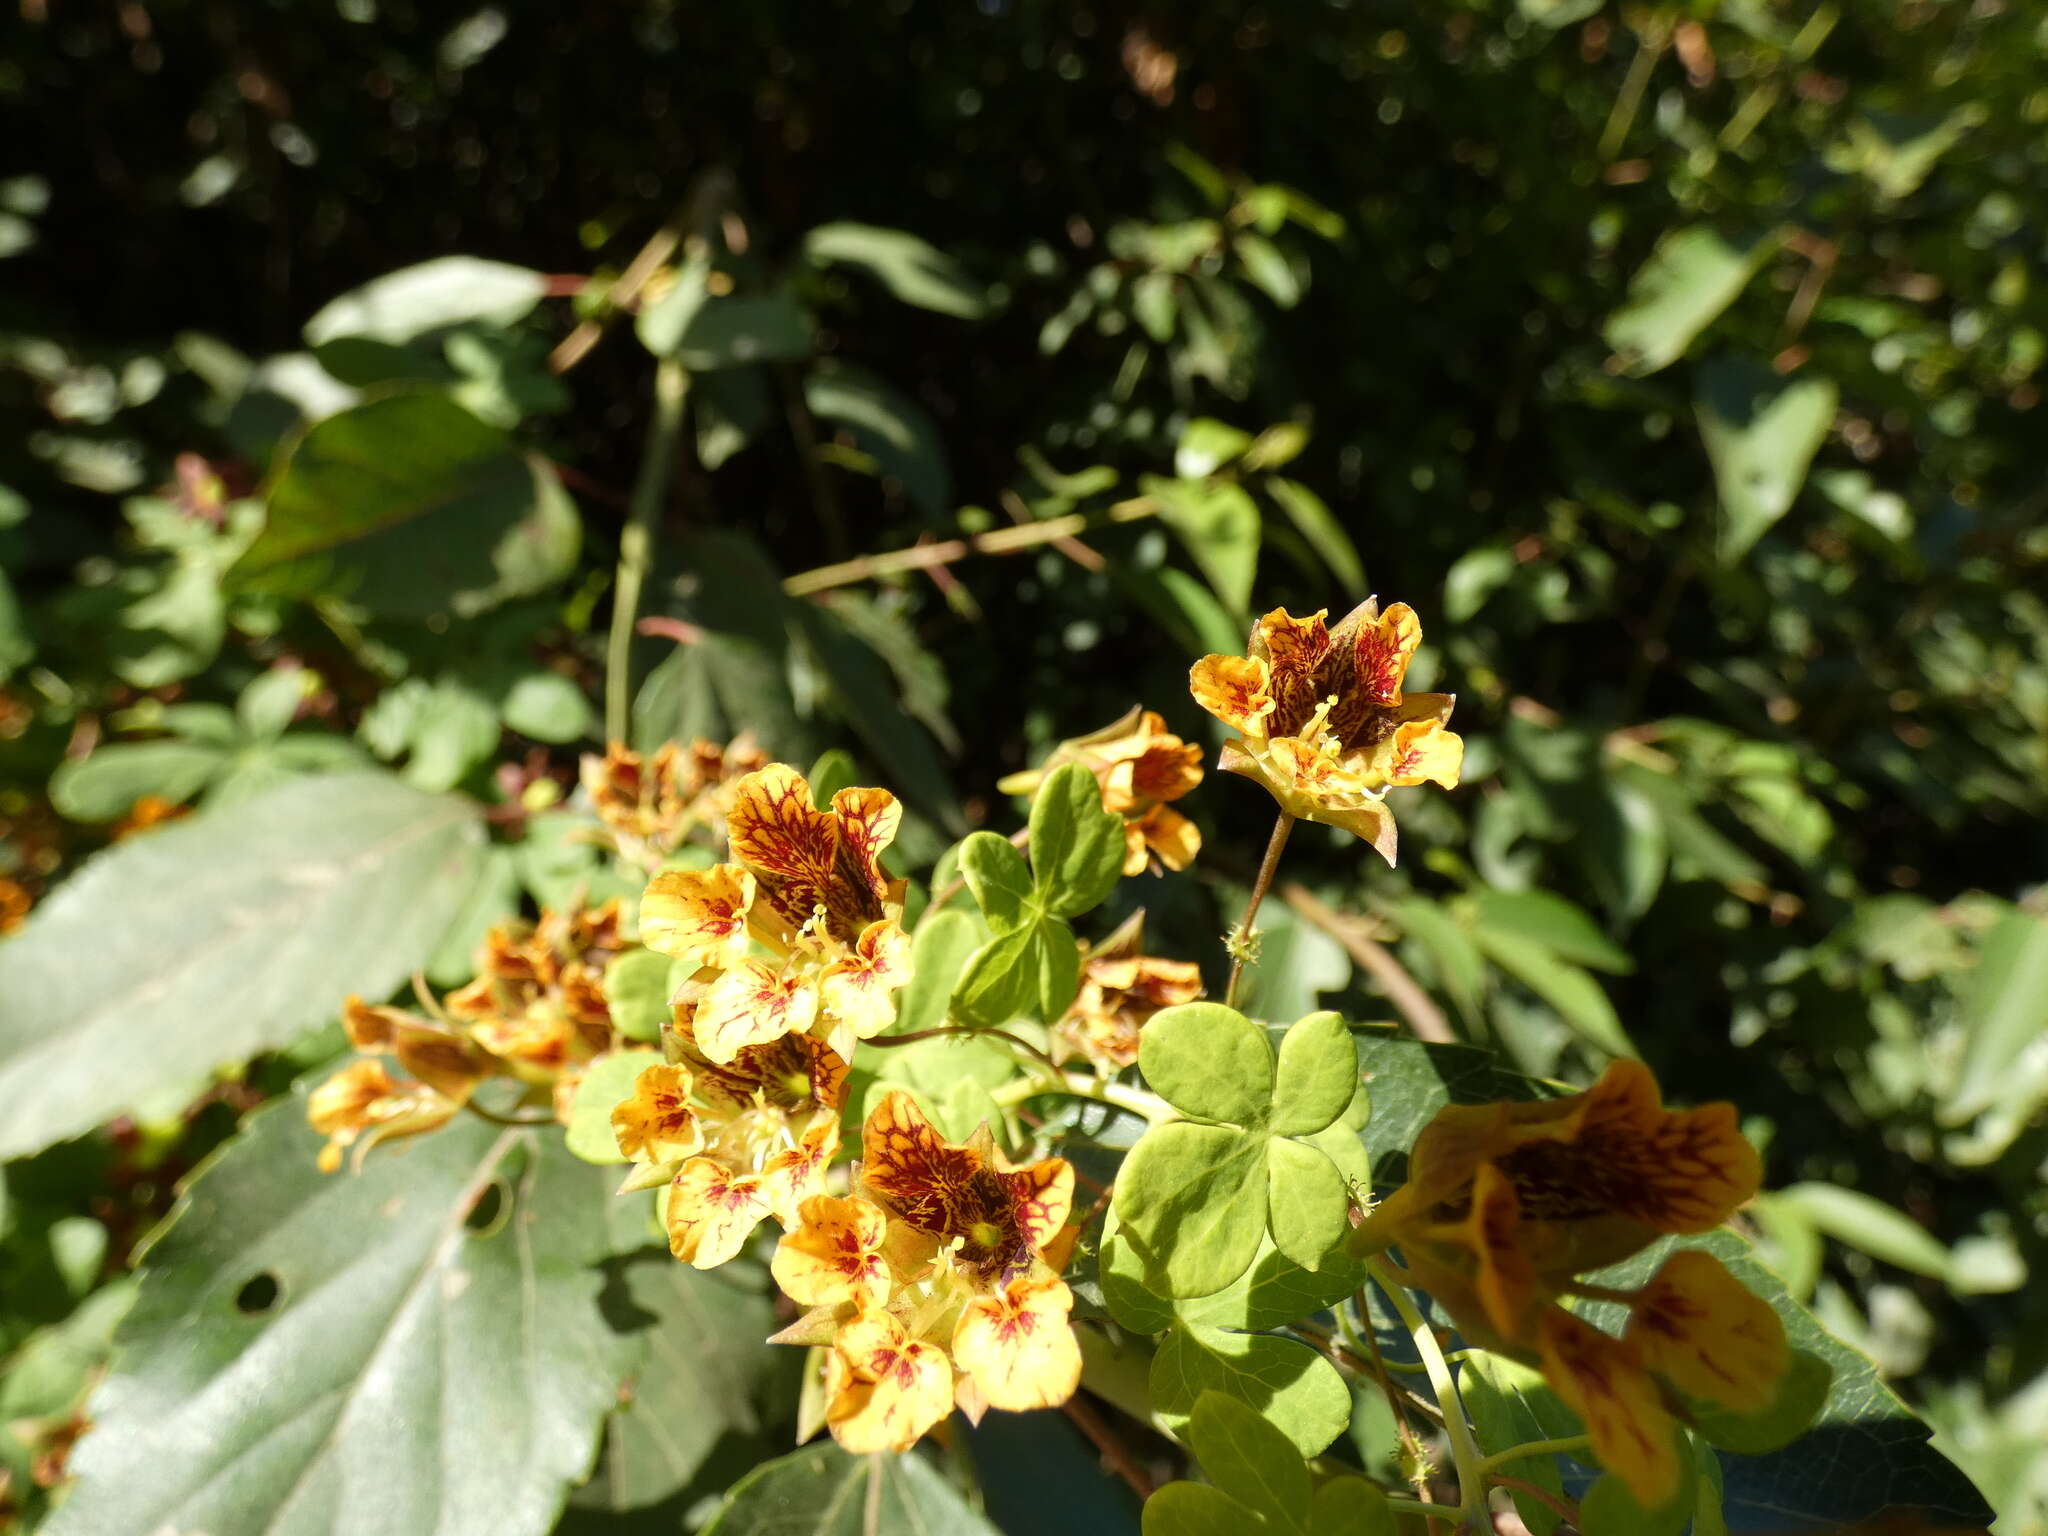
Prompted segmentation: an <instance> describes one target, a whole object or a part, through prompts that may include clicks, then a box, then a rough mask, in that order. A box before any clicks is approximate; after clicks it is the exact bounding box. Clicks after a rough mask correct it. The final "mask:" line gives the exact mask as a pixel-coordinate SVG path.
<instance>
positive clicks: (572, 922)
mask: <svg viewBox="0 0 2048 1536" xmlns="http://www.w3.org/2000/svg"><path fill="white" fill-rule="evenodd" d="M621 922H622V910H621V907H620V904H619V903H618V902H616V901H610V902H606V903H605V904H604V905H603V906H602V907H592V908H586V909H584V910H582V911H578V912H572V913H558V912H551V911H543V912H542V913H541V915H540V921H539V922H538V923H528V922H525V921H523V920H515V921H513V922H509V923H502V924H500V925H499V926H497V927H496V928H493V929H492V930H491V931H490V932H489V933H488V934H487V935H486V936H485V938H484V943H483V948H482V950H481V952H480V954H479V957H478V964H477V976H476V979H475V980H474V981H472V982H470V983H469V984H468V985H467V986H465V987H461V988H459V989H457V990H456V991H454V992H451V993H449V994H448V997H447V999H446V1007H447V1009H448V1012H449V1014H450V1015H452V1016H453V1017H454V1018H455V1019H457V1020H458V1021H460V1022H462V1023H463V1024H465V1025H466V1026H467V1027H468V1030H469V1035H470V1038H471V1039H472V1040H474V1041H475V1042H476V1043H477V1044H478V1045H479V1046H481V1047H482V1048H483V1049H484V1050H486V1051H488V1052H490V1053H491V1055H493V1056H495V1057H497V1058H498V1059H499V1061H501V1062H502V1063H503V1064H504V1067H505V1070H506V1071H508V1072H510V1073H511V1074H512V1075H513V1076H515V1077H517V1078H519V1079H520V1080H521V1081H523V1082H527V1083H532V1084H535V1085H537V1086H542V1087H557V1086H561V1085H562V1084H563V1081H564V1079H565V1077H568V1078H571V1079H573V1076H574V1075H575V1074H576V1073H578V1072H579V1071H580V1069H581V1067H582V1066H583V1064H585V1063H587V1062H589V1061H591V1060H592V1059H593V1058H595V1057H597V1056H599V1055H602V1054H603V1053H604V1052H605V1051H607V1050H609V1049H610V1048H611V1046H612V1042H613V1038H614V1035H613V1029H612V1016H611V1005H610V1004H609V1003H607V1002H606V1001H605V995H604V973H605V968H606V967H607V966H609V965H610V964H611V962H612V961H613V960H614V959H616V958H617V957H618V954H619V952H620V951H621V950H623V949H624V948H625V947H626V940H625V938H624V936H623V934H622V932H621Z"/></svg>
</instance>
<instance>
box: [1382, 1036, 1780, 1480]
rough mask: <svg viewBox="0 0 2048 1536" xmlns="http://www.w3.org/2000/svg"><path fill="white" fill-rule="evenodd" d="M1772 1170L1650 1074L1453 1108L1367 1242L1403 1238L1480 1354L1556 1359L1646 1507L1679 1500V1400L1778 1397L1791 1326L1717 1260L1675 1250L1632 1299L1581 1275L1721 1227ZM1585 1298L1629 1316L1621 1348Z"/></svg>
mask: <svg viewBox="0 0 2048 1536" xmlns="http://www.w3.org/2000/svg"><path fill="white" fill-rule="evenodd" d="M1761 1177H1762V1168H1761V1165H1760V1162H1759V1160H1758V1158H1757V1155H1756V1151H1755V1149H1754V1148H1753V1147H1751V1146H1750V1145H1749V1143H1748V1142H1747V1141H1745V1140H1744V1139H1743V1137H1742V1134H1741V1131H1740V1128H1739V1127H1738V1125H1737V1123H1736V1116H1735V1110H1734V1107H1733V1106H1732V1105H1729V1104H1708V1105H1704V1106H1702V1107H1700V1108H1697V1109H1689V1110H1670V1109H1666V1108H1664V1106H1663V1103H1662V1099H1661V1096H1660V1094H1659V1093H1658V1090H1657V1084H1656V1080H1655V1079H1654V1078H1653V1077H1651V1075H1650V1073H1649V1070H1648V1069H1647V1068H1646V1067H1644V1066H1643V1065H1642V1064H1641V1063H1640V1062H1635V1061H1626V1060H1622V1061H1615V1062H1612V1063H1610V1064H1609V1065H1608V1067H1607V1070H1606V1071H1605V1072H1604V1073H1603V1074H1602V1075H1601V1078H1600V1081H1599V1082H1598V1083H1596V1084H1594V1086H1593V1087H1592V1088H1591V1089H1589V1090H1588V1091H1587V1092H1585V1093H1581V1094H1574V1095H1571V1096H1569V1097H1566V1098H1560V1099H1553V1100H1550V1101H1548V1102H1544V1103H1530V1104H1519V1103H1500V1104H1477V1105H1452V1106H1449V1107H1447V1108H1445V1109H1442V1110H1440V1111H1438V1113H1437V1115H1436V1117H1435V1118H1434V1119H1433V1120H1431V1122H1430V1123H1429V1125H1427V1126H1425V1127H1424V1128H1423V1131H1422V1133H1421V1134H1420V1135H1419V1136H1418V1137H1417V1138H1416V1142H1415V1146H1414V1149H1413V1151H1412V1152H1411V1153H1410V1156H1409V1164H1408V1182H1407V1183H1405V1184H1404V1185H1402V1186H1401V1188H1399V1189H1397V1190H1396V1191H1395V1192H1394V1193H1393V1194H1392V1195H1390V1196H1388V1197H1387V1199H1386V1200H1384V1201H1382V1202H1381V1203H1380V1205H1379V1206H1378V1207H1377V1208H1376V1209H1375V1210H1374V1211H1373V1213H1372V1214H1371V1215H1370V1216H1369V1217H1368V1218H1367V1219H1366V1221H1365V1223H1364V1224H1363V1226H1362V1227H1361V1228H1360V1230H1359V1232H1358V1234H1357V1245H1358V1248H1359V1250H1360V1251H1361V1252H1370V1251H1373V1250H1375V1249H1378V1248H1382V1247H1386V1246H1388V1245H1389V1244H1393V1243H1398V1244H1399V1245H1400V1248H1401V1253H1402V1257H1403V1258H1404V1259H1405V1260H1406V1262H1407V1268H1408V1275H1409V1277H1410V1279H1411V1281H1412V1283H1414V1284H1415V1285H1417V1286H1419V1287H1420V1288H1421V1289H1423V1290H1426V1291H1428V1292H1429V1293H1430V1294H1431V1295H1432V1296H1434V1297H1435V1298H1436V1299H1437V1301H1438V1303H1439V1304H1440V1305H1441V1306H1442V1307H1443V1309H1444V1310H1445V1312H1447V1313H1448V1314H1449V1315H1450V1317H1451V1318H1452V1320H1453V1321H1455V1322H1456V1323H1457V1325H1458V1327H1459V1329H1460V1330H1461V1331H1462V1332H1463V1333H1464V1334H1465V1335H1466V1337H1467V1338H1468V1339H1469V1340H1470V1341H1471V1342H1473V1343H1476V1344H1479V1345H1481V1346H1482V1347H1486V1348H1492V1349H1498V1350H1501V1351H1503V1352H1505V1353H1508V1354H1511V1355H1516V1356H1519V1357H1521V1358H1524V1359H1532V1360H1537V1361H1540V1363H1541V1364H1542V1367H1543V1371H1544V1374H1545V1376H1546V1377H1547V1378H1548V1380H1549V1381H1550V1383H1551V1385H1552V1386H1553V1387H1554V1388H1555V1389H1556V1391H1557V1393H1558V1396H1559V1397H1560V1398H1562V1399H1563V1400H1564V1401H1565V1403H1566V1404H1567V1405H1569V1406H1570V1407H1571V1408H1572V1410H1573V1411H1574V1412H1576V1413H1577V1414H1578V1415H1579V1416H1580V1417H1581V1418H1582V1419H1584V1420H1585V1422H1586V1430H1587V1433H1588V1435H1589V1436H1590V1437H1591V1439H1592V1442H1593V1449H1594V1450H1595V1451H1596V1452H1597V1453H1598V1455H1599V1457H1600V1459H1601V1461H1602V1462H1603V1463H1604V1464H1605V1465H1606V1466H1607V1467H1608V1468H1609V1469H1610V1470H1611V1471H1613V1472H1614V1473H1615V1474H1616V1475H1618V1476H1620V1477H1621V1478H1623V1479H1624V1480H1625V1481H1626V1482H1627V1483H1628V1484H1629V1487H1630V1489H1631V1491H1632V1492H1633V1493H1634V1494H1635V1496H1636V1498H1637V1499H1638V1500H1639V1501H1640V1502H1642V1503H1643V1504H1644V1505H1645V1506H1649V1507H1654V1506H1657V1505H1661V1504H1663V1503H1664V1502H1666V1501H1667V1500H1668V1499H1669V1498H1670V1497H1671V1496H1672V1494H1673V1493H1674V1492H1675V1490H1676V1488H1677V1481H1678V1477H1679V1466H1680V1463H1679V1454H1680V1452H1679V1449H1678V1443H1677V1439H1676V1423H1675V1420H1674V1419H1673V1417H1672V1413H1671V1409H1670V1408H1669V1407H1668V1406H1667V1402H1675V1401H1676V1400H1677V1399H1675V1398H1673V1397H1671V1396H1670V1395H1669V1394H1668V1393H1667V1392H1666V1391H1665V1390H1664V1388H1663V1387H1662V1386H1661V1385H1660V1384H1659V1378H1662V1379H1663V1381H1665V1382H1668V1383H1669V1384H1670V1385H1671V1386H1672V1387H1675V1388H1677V1389H1678V1390H1679V1391H1681V1392H1684V1393H1688V1394H1690V1395H1692V1396H1694V1397H1699V1398H1705V1399H1708V1400H1710V1401H1713V1402H1717V1403H1720V1404H1721V1405H1722V1406H1724V1407H1727V1408H1729V1409H1731V1410H1734V1411H1741V1410H1743V1409H1745V1408H1753V1407H1756V1406H1758V1405H1760V1404H1762V1403H1765V1402H1768V1401H1769V1400H1770V1397H1771V1395H1772V1393H1773V1392H1774V1391H1775V1390H1776V1388H1777V1383H1778V1381H1779V1380H1780V1378H1781V1377H1782V1376H1783V1375H1784V1373H1785V1370H1786V1368H1787V1366H1788V1364H1789V1360H1790V1352H1789V1347H1788V1345H1787V1343H1786V1340H1785V1331H1784V1326H1783V1324H1782V1323H1781V1322H1780V1321H1779V1319H1778V1316H1777V1314H1776V1313H1775V1312H1774V1311H1772V1309H1771V1308H1770V1306H1769V1305H1768V1304H1767V1303H1765V1302H1764V1301H1762V1300H1761V1299H1760V1298H1758V1297H1757V1296H1755V1295H1753V1294H1752V1293H1750V1292H1749V1291H1748V1290H1746V1289H1745V1288H1744V1287H1743V1286H1742V1285H1741V1284H1740V1283H1739V1282H1737V1281H1736V1279H1735V1277H1734V1276H1733V1275H1731V1274H1730V1273H1729V1272H1728V1270H1727V1269H1726V1268H1725V1267H1724V1266H1723V1265H1722V1264H1721V1263H1720V1261H1719V1260H1717V1259H1715V1258H1714V1257H1713V1256H1712V1255H1711V1254H1707V1253H1703V1252H1699V1251H1696V1250H1685V1251H1681V1252H1679V1253H1676V1254H1673V1255H1672V1256H1671V1257H1670V1258H1669V1259H1668V1260H1666V1261H1665V1263H1664V1265H1663V1266H1662V1267H1661V1268H1660V1269H1659V1270H1658V1271H1657V1274H1656V1275H1655V1277H1654V1278H1653V1279H1652V1280H1651V1281H1650V1283H1649V1284H1647V1285H1645V1286H1642V1287H1641V1288H1639V1289H1637V1290H1634V1291H1615V1290H1612V1289H1608V1288H1601V1289H1595V1290H1591V1291H1581V1288H1580V1286H1579V1285H1578V1283H1577V1281H1576V1279H1575V1277H1576V1276H1578V1275H1580V1274H1582V1273H1584V1272H1585V1271H1588V1270H1596V1269H1603V1268H1605V1267H1606V1266H1608V1265H1610V1264H1615V1263H1618V1262H1620V1261H1621V1260H1623V1259H1626V1258H1628V1257H1630V1256H1631V1255H1634V1254H1636V1253H1639V1252H1641V1251H1642V1250H1643V1249H1644V1248H1646V1247H1648V1246H1649V1245H1650V1244H1651V1243H1652V1242H1654V1241H1656V1240H1657V1239H1658V1238H1659V1237H1660V1236H1663V1235H1665V1234H1692V1233H1701V1232H1706V1231H1709V1230H1711V1229H1712V1228H1714V1227H1715V1226H1718V1225H1719V1224H1720V1223H1721V1222H1723V1221H1725V1220H1726V1219H1727V1218H1728V1217H1729V1216H1730V1215H1731V1214H1733V1212H1734V1211H1735V1209H1736V1207H1738V1206H1739V1205H1741V1204H1742V1203H1743V1202H1744V1201H1746V1200H1748V1199H1749V1198H1750V1197H1751V1196H1752V1195H1754V1194H1755V1193H1756V1190H1757V1187H1758V1184H1759V1182H1760V1180H1761ZM1575 1291H1581V1294H1590V1295H1593V1296H1597V1297H1598V1298H1599V1299H1601V1300H1605V1301H1613V1302H1618V1303H1621V1304H1622V1305H1624V1306H1625V1307H1626V1309H1627V1311H1628V1319H1629V1320H1628V1324H1627V1328H1626V1331H1625V1332H1624V1333H1623V1335H1622V1337H1620V1338H1615V1337H1613V1336H1611V1335H1609V1334H1606V1333H1603V1332H1601V1331H1600V1330H1599V1329H1597V1328H1594V1327H1593V1326H1592V1325H1590V1324H1589V1323H1587V1322H1585V1321H1584V1320H1583V1319H1581V1318H1578V1317H1575V1316H1573V1315H1572V1314H1571V1313H1569V1312H1567V1311H1565V1310H1564V1308H1563V1307H1561V1306H1559V1305H1558V1304H1557V1301H1558V1298H1559V1297H1560V1296H1565V1295H1569V1294H1572V1293H1573V1292H1575Z"/></svg>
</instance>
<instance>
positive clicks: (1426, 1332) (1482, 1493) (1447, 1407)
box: [1365, 1259, 1486, 1529]
mask: <svg viewBox="0 0 2048 1536" xmlns="http://www.w3.org/2000/svg"><path fill="white" fill-rule="evenodd" d="M1365 1268H1366V1273H1367V1274H1369V1275H1371V1276H1372V1277H1373V1279H1374V1280H1375V1281H1376V1282H1378V1284H1379V1288H1380V1289H1381V1290H1382V1291H1384V1292H1386V1296H1387V1300H1388V1301H1390V1302H1391V1303H1393V1307H1394V1311H1395V1312H1396V1313H1398V1314H1399V1315H1400V1318H1401V1325H1402V1326H1403V1327H1404V1328H1406V1329H1407V1330H1408V1336H1409V1337H1410V1338H1412V1339H1413V1340H1414V1341H1415V1350H1416V1353H1417V1354H1419V1355H1421V1356H1422V1363H1423V1366H1424V1367H1425V1368H1426V1369H1427V1370H1428V1372H1429V1384H1430V1387H1431V1388H1432V1389H1433V1390H1434V1391H1435V1392H1436V1400H1437V1404H1438V1406H1440V1407H1441V1408H1442V1409H1443V1411H1444V1433H1445V1434H1446V1435H1447V1436H1449V1438H1450V1442H1451V1462H1452V1465H1454V1466H1455V1467H1456V1468H1457V1471H1458V1507H1457V1516H1458V1521H1459V1523H1460V1524H1461V1525H1467V1526H1471V1527H1472V1528H1474V1529H1484V1527H1483V1526H1481V1525H1480V1524H1479V1520H1480V1518H1481V1517H1482V1516H1483V1515H1484V1514H1485V1513H1486V1473H1485V1470H1484V1468H1485V1460H1484V1458H1483V1457H1481V1456H1480V1454H1479V1442H1478V1441H1476V1440H1474V1439H1473V1438H1472V1426H1471V1424H1470V1423H1468V1422H1467V1421H1466V1418H1465V1402H1464V1399H1463V1398H1461V1397H1460V1396H1459V1395H1458V1384H1457V1382H1456V1381H1455V1380H1453V1379H1452V1377H1451V1367H1450V1362H1449V1361H1447V1360H1445V1359H1444V1352H1443V1350H1442V1348H1441V1347H1440V1346H1439V1345H1438V1344H1437V1341H1436V1332H1435V1330H1434V1329H1432V1328H1431V1327H1430V1326H1429V1324H1428V1323H1427V1322H1425V1321H1424V1320H1423V1316H1422V1314H1421V1313H1420V1312H1418V1311H1417V1310H1416V1308H1415V1303H1414V1301H1413V1300H1412V1299H1411V1298H1410V1297H1409V1295H1408V1291H1407V1289H1406V1287H1404V1286H1403V1285H1402V1284H1401V1283H1400V1281H1398V1280H1396V1279H1395V1278H1394V1276H1393V1275H1392V1274H1391V1273H1390V1272H1389V1271H1388V1269H1387V1266H1386V1263H1385V1261H1384V1260H1381V1259H1367V1260H1366V1261H1365ZM1443 1512H1444V1511H1443V1510H1442V1509H1441V1508H1439V1509H1438V1513H1439V1514H1442V1513H1443Z"/></svg>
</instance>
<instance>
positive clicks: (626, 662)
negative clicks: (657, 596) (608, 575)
mask: <svg viewBox="0 0 2048 1536" xmlns="http://www.w3.org/2000/svg"><path fill="white" fill-rule="evenodd" d="M689 393H690V375H689V374H688V373H687V372H685V371H684V369H683V365H682V364H681V363H679V362H677V361H676V360H675V359H674V358H672V357H665V358H663V359H662V360H661V361H660V362H658V363H656V364H655V366H654V420H653V421H651V422H649V423H648V426H647V447H646V451H645V452H644V453H642V454H641V456H640V473H639V476H638V477H637V478H636V479H635V480H634V482H633V500H632V509H631V511H630V512H629V513H628V514H627V517H626V526H625V529H624V531H623V532H621V533H620V535H619V576H618V581H617V582H616V583H615V584H614V585H613V587H612V632H611V638H610V641H609V643H608V644H607V645H606V647H605V656H604V733H605V739H606V740H608V741H624V740H625V739H626V725H627V721H628V719H629V718H630V716H631V711H632V704H633V700H632V684H633V624H634V622H635V621H636V620H637V619H638V618H639V617H640V589H641V588H642V587H643V586H645V585H646V583H647V572H648V570H649V568H650V567H652V565H653V564H654V535H655V531H656V529H657V528H658V527H659V526H660V523H661V508H662V503H663V502H665V501H666V500H667V499H668V481H669V473H670V471H671V470H672V469H673V468H674V467H675V458H676V447H677V445H678V444H679V443H680V442H681V440H682V435H683V402H684V401H685V400H686V399H687V398H688V397H689Z"/></svg>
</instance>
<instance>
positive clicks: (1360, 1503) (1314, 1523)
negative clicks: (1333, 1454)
mask: <svg viewBox="0 0 2048 1536" xmlns="http://www.w3.org/2000/svg"><path fill="white" fill-rule="evenodd" d="M1308 1536H1395V1528H1394V1512H1393V1511H1392V1510H1391V1509H1389V1508H1387V1496H1386V1495H1385V1494H1384V1493H1381V1492H1380V1491H1379V1489H1377V1488H1375V1487H1374V1486H1373V1485H1372V1484H1371V1483H1368V1482H1367V1481H1366V1480H1365V1479H1364V1478H1362V1477H1333V1478H1331V1479H1330V1480H1329V1481H1328V1482H1326V1483H1324V1484H1322V1485H1321V1486H1319V1487H1318V1488H1317V1489H1316V1493H1315V1499H1314V1501H1313V1502H1312V1503H1311V1505H1310V1506H1309V1514H1308Z"/></svg>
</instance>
